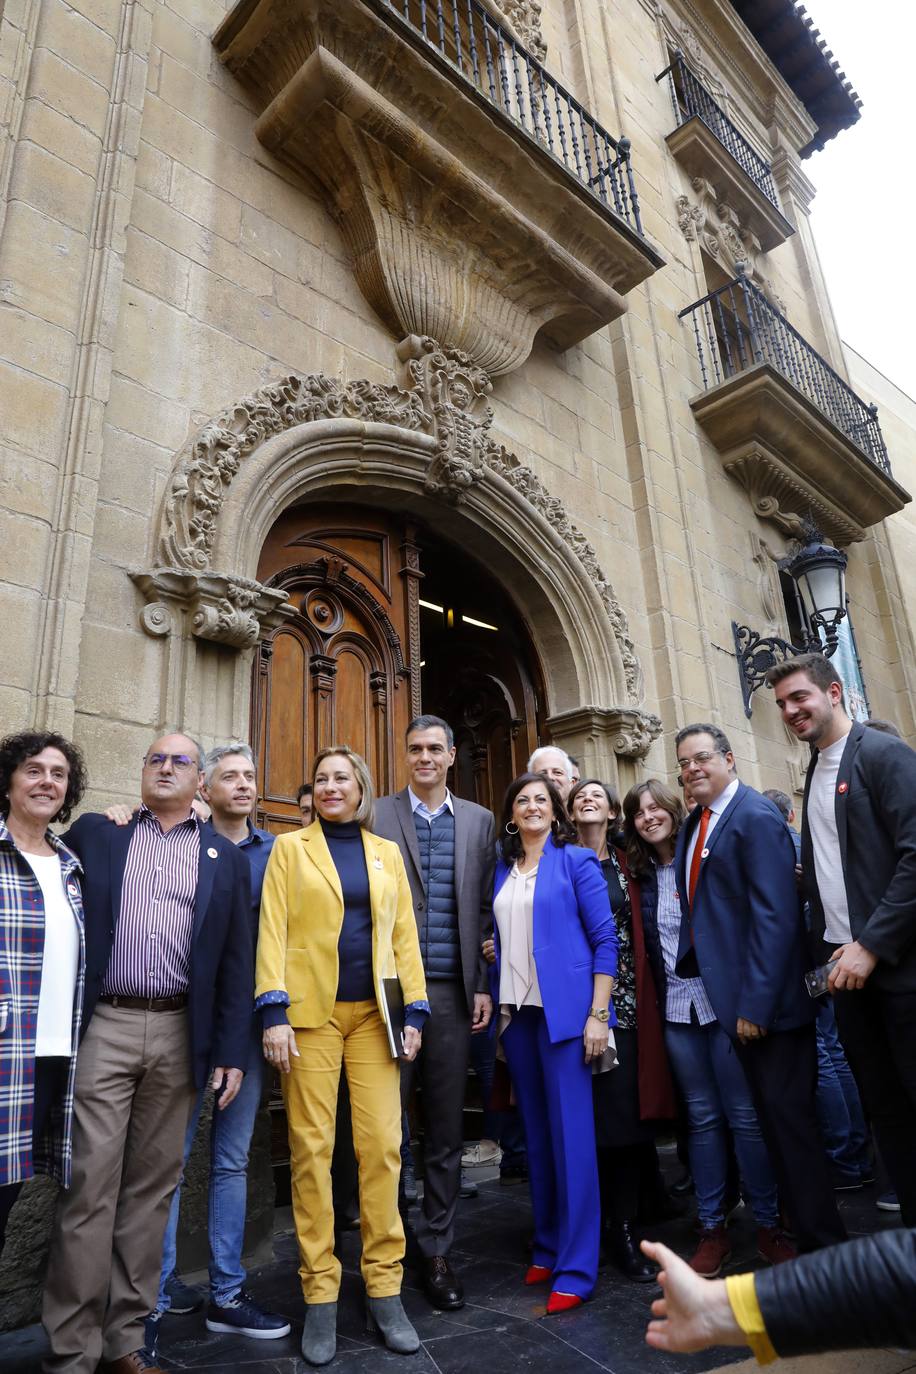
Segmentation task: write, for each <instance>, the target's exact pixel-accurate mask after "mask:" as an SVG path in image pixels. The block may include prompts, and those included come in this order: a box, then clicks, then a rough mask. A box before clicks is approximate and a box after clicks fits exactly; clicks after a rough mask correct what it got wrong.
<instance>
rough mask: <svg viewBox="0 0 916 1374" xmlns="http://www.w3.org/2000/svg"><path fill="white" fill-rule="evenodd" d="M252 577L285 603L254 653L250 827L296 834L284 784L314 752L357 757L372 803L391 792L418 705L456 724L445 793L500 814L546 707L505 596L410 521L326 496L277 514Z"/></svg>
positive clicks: (401, 773)
mask: <svg viewBox="0 0 916 1374" xmlns="http://www.w3.org/2000/svg"><path fill="white" fill-rule="evenodd" d="M258 579H259V580H260V581H262V582H266V583H268V584H269V585H271V586H274V587H281V588H282V589H283V590H284V591H286V592H288V593H289V596H290V601H291V603H292V605H293V606H294V607H295V608H296V616H295V618H294V619H292V620H290V621H288V622H287V623H286V624H284V625H283V626H281V627H280V628H279V629H278V630H276V631H274V632H273V634H272V635H271V637H270V638H269V639H267V640H265V641H264V642H263V643H262V644H261V645H260V646H259V649H258V654H257V657H256V660H255V682H254V691H253V693H252V715H253V719H252V741H253V743H254V744H255V748H256V751H257V758H258V767H259V772H260V776H259V789H258V790H259V798H260V801H259V813H260V814H259V824H262V825H265V826H266V827H267V828H268V829H270V830H274V831H278V832H279V831H282V830H289V829H294V828H295V827H296V826H298V825H299V823H300V821H299V812H298V808H297V806H296V790H297V788H298V787H299V785H300V784H301V783H302V782H304V781H307V780H309V778H310V777H311V769H312V760H313V759H314V757H315V755H316V753H317V752H318V750H320V749H323V748H325V747H326V746H327V745H331V744H349V745H350V746H351V748H354V749H356V750H357V751H358V752H359V753H360V754H362V755H363V757H364V758H365V759H366V760H367V762H368V764H369V767H370V769H371V772H372V776H373V779H374V781H375V785H376V789H377V791H378V793H379V795H383V794H384V793H387V792H391V791H394V790H396V789H397V788H399V787H402V786H404V784H405V783H406V781H407V775H406V768H405V753H404V732H405V730H406V727H407V725H408V723H409V721H410V720H411V719H412V718H413V717H414V716H416V715H419V714H420V713H421V711H422V712H431V713H433V714H435V715H440V716H443V717H444V718H445V719H446V720H448V721H449V723H450V724H451V725H452V728H453V729H454V731H455V739H456V744H457V757H456V761H455V767H454V768H453V770H452V775H451V777H450V780H449V781H450V786H451V787H452V790H453V791H454V792H455V794H456V795H457V796H460V797H465V798H467V799H469V800H471V801H477V802H479V803H480V804H481V805H483V806H488V807H490V808H491V809H493V810H494V811H497V813H498V810H499V807H500V805H501V801H502V796H503V793H504V791H505V788H506V786H507V784H508V783H509V781H510V780H511V779H512V778H513V777H514V776H515V775H516V774H517V773H519V772H521V771H522V770H523V768H524V766H525V763H526V761H527V759H528V756H529V754H530V753H531V751H532V750H533V749H534V748H535V747H536V746H537V743H538V735H539V723H540V720H541V718H542V712H543V707H544V701H543V690H542V687H541V675H540V670H539V668H538V664H537V658H536V654H535V652H534V649H533V646H532V644H531V640H530V636H529V634H528V631H527V628H526V626H525V624H524V622H523V620H522V618H521V616H520V615H519V612H518V610H517V609H516V607H515V606H514V604H513V602H512V598H511V595H510V592H509V590H508V589H505V588H503V587H501V586H500V585H499V584H498V582H496V580H495V579H494V578H493V577H492V576H491V575H490V574H488V573H487V572H486V571H485V570H484V569H482V568H481V567H480V566H479V565H478V564H476V562H474V561H472V560H471V559H468V558H467V557H466V556H465V555H463V554H462V552H461V550H460V549H459V548H458V547H457V546H453V545H451V544H449V543H448V542H447V541H446V540H443V539H442V538H441V537H439V536H436V535H434V534H433V533H432V532H431V531H429V530H427V529H425V528H424V527H423V526H422V525H421V524H418V523H417V522H416V521H414V520H410V519H408V518H401V517H399V516H397V515H395V514H391V513H388V512H386V511H379V510H375V509H369V508H366V507H360V506H356V505H349V504H346V505H345V504H336V503H334V504H326V505H307V506H302V507H295V508H293V509H291V510H288V511H286V512H284V514H283V515H282V516H281V517H280V518H279V520H278V521H277V522H276V524H275V525H274V527H273V529H272V530H271V532H270V535H269V536H268V539H267V541H266V543H265V546H264V549H263V551H262V555H261V561H260V565H259V569H258Z"/></svg>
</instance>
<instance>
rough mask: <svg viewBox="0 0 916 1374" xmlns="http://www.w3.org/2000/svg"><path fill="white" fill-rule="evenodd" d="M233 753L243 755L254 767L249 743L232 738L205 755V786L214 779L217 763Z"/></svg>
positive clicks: (203, 765) (203, 764)
mask: <svg viewBox="0 0 916 1374" xmlns="http://www.w3.org/2000/svg"><path fill="white" fill-rule="evenodd" d="M233 754H240V755H241V757H242V758H243V759H245V760H246V762H247V763H250V764H251V766H252V768H254V766H255V763H254V754H253V753H252V752H251V750H250V749H249V747H248V745H247V744H243V743H242V741H241V740H238V739H235V740H230V741H229V743H228V744H217V745H215V747H214V748H213V749H211V750H210V752H209V753H208V754H205V755H204V761H203V763H202V765H201V767H202V769H203V774H204V786H205V787H209V786H210V784H211V782H212V781H213V774H214V773H215V772H216V765H217V764H218V763H222V761H223V759H228V758H230V757H231V756H232V755H233Z"/></svg>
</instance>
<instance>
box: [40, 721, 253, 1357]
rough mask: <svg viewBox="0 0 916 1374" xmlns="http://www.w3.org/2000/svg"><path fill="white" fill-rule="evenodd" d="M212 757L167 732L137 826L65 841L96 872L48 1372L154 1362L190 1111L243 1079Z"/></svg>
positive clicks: (101, 828)
mask: <svg viewBox="0 0 916 1374" xmlns="http://www.w3.org/2000/svg"><path fill="white" fill-rule="evenodd" d="M200 763H201V754H200V748H199V746H198V745H197V744H196V743H195V741H194V740H192V739H191V738H189V737H188V736H187V735H184V734H168V735H165V736H163V737H162V738H161V739H158V740H156V741H155V742H154V743H153V744H151V745H150V748H149V751H148V753H147V755H146V757H145V759H144V761H143V773H142V777H141V785H140V794H141V798H142V805H141V807H140V809H139V811H138V812H137V814H136V816H135V817H134V818H133V820H132V821H131V822H130V824H129V825H127V826H123V827H121V826H118V825H116V824H115V823H114V822H113V821H110V820H108V819H107V818H106V817H105V816H101V815H85V816H81V817H80V818H79V820H78V821H76V823H75V824H74V825H73V826H71V828H70V830H69V831H68V832H67V835H66V837H65V839H66V843H67V845H68V846H69V847H70V848H71V849H73V851H74V852H75V853H76V854H77V855H78V856H79V858H80V860H81V862H82V864H83V868H84V870H85V873H86V877H85V880H84V883H83V908H84V911H85V915H86V996H85V1001H84V1004H83V1026H82V1031H83V1038H82V1043H81V1046H80V1051H79V1056H78V1059H77V1070H76V1089H75V1103H74V1130H73V1181H72V1184H71V1187H70V1191H69V1192H68V1193H66V1194H65V1195H64V1196H63V1198H62V1202H61V1206H60V1211H59V1213H58V1219H57V1227H56V1231H55V1236H54V1240H53V1243H52V1248H51V1259H50V1264H49V1267H48V1275H47V1280H46V1284H45V1295H44V1307H43V1311H42V1319H43V1321H44V1324H45V1328H46V1330H47V1332H48V1336H49V1338H50V1342H51V1352H52V1353H51V1355H50V1356H49V1357H47V1358H46V1360H45V1364H44V1369H45V1371H46V1374H63V1371H66V1374H94V1371H95V1370H96V1368H98V1370H99V1371H100V1372H101V1374H133V1372H134V1371H139V1370H146V1371H149V1374H155V1371H156V1370H157V1369H158V1368H159V1367H158V1365H156V1363H155V1360H154V1359H153V1358H152V1356H151V1355H150V1353H149V1352H148V1351H147V1350H146V1349H145V1346H144V1325H145V1319H146V1317H147V1315H148V1314H149V1313H150V1312H152V1310H153V1309H154V1308H155V1305H156V1292H157V1288H158V1283H159V1264H160V1259H161V1256H162V1238H163V1234H164V1231H165V1225H166V1219H167V1217H168V1211H169V1203H170V1201H171V1197H172V1193H173V1192H174V1190H175V1185H176V1184H177V1182H178V1178H179V1175H180V1173H181V1164H182V1152H183V1144H184V1135H185V1130H186V1127H187V1123H188V1115H189V1113H190V1111H191V1107H192V1105H193V1102H194V1097H195V1093H196V1090H197V1089H199V1088H200V1087H201V1086H202V1085H203V1084H204V1082H205V1081H206V1079H207V1076H208V1073H209V1072H210V1070H211V1069H212V1070H213V1072H212V1084H213V1088H214V1091H215V1092H216V1093H217V1099H216V1105H217V1109H218V1110H223V1109H225V1108H226V1107H228V1105H229V1104H230V1102H232V1101H233V1099H234V1098H235V1096H236V1094H237V1093H238V1090H239V1087H240V1086H241V1082H242V1076H243V1074H242V1068H241V1067H239V1066H243V1065H244V1064H245V1063H246V1062H247V1053H248V1039H249V1034H250V1025H251V1006H252V989H253V985H254V971H253V967H252V932H251V883H250V878H249V871H248V864H247V863H246V861H245V857H244V855H243V854H240V853H239V851H238V850H237V848H236V846H235V845H234V844H233V843H232V841H231V840H227V839H225V838H224V837H223V836H221V835H218V834H217V833H216V832H215V831H214V830H212V829H211V828H210V827H206V828H205V827H203V826H202V825H201V823H200V822H199V821H198V820H197V818H196V816H195V815H194V813H193V812H192V810H191V802H192V800H193V798H194V795H195V793H196V791H197V787H198V783H199V780H200ZM214 1065H216V1066H217V1067H215V1068H213V1066H214ZM100 1361H101V1363H100Z"/></svg>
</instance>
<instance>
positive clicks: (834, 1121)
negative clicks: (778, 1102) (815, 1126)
mask: <svg viewBox="0 0 916 1374" xmlns="http://www.w3.org/2000/svg"><path fill="white" fill-rule="evenodd" d="M817 1119H818V1121H819V1123H820V1128H821V1133H822V1134H823V1137H824V1145H825V1147H826V1150H827V1154H828V1155H829V1156H830V1159H831V1160H832V1161H833V1163H834V1164H835V1165H836V1167H837V1168H838V1169H839V1170H840V1171H841V1172H842V1173H844V1174H846V1175H848V1176H849V1178H850V1179H851V1180H852V1181H856V1182H857V1181H858V1180H859V1179H860V1178H861V1177H862V1175H863V1173H865V1172H866V1171H870V1170H871V1156H870V1153H869V1148H868V1127H867V1126H866V1124H865V1115H864V1113H863V1111H862V1103H861V1100H860V1098H859V1090H858V1088H857V1087H856V1080H855V1079H854V1078H853V1076H852V1070H851V1069H850V1067H849V1065H848V1064H847V1062H846V1055H845V1054H844V1052H843V1046H842V1045H841V1044H840V1037H839V1034H838V1033H837V1028H836V1017H835V1016H834V1012H833V1001H832V999H831V998H830V997H819V998H818V1001H817Z"/></svg>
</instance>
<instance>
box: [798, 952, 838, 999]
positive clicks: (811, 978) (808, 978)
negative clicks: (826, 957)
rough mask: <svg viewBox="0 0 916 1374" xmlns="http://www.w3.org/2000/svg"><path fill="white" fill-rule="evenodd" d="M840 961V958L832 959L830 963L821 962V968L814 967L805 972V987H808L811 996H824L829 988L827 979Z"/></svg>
mask: <svg viewBox="0 0 916 1374" xmlns="http://www.w3.org/2000/svg"><path fill="white" fill-rule="evenodd" d="M838 963H839V960H838V959H831V960H830V963H829V964H821V966H820V967H819V968H813V969H811V971H810V972H809V973H806V974H805V987H806V988H807V989H808V996H809V997H823V995H824V993H825V992H827V990H828V989H827V980H828V978H829V977H830V973H831V970H833V969H835V968H836V966H837V964H838Z"/></svg>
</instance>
